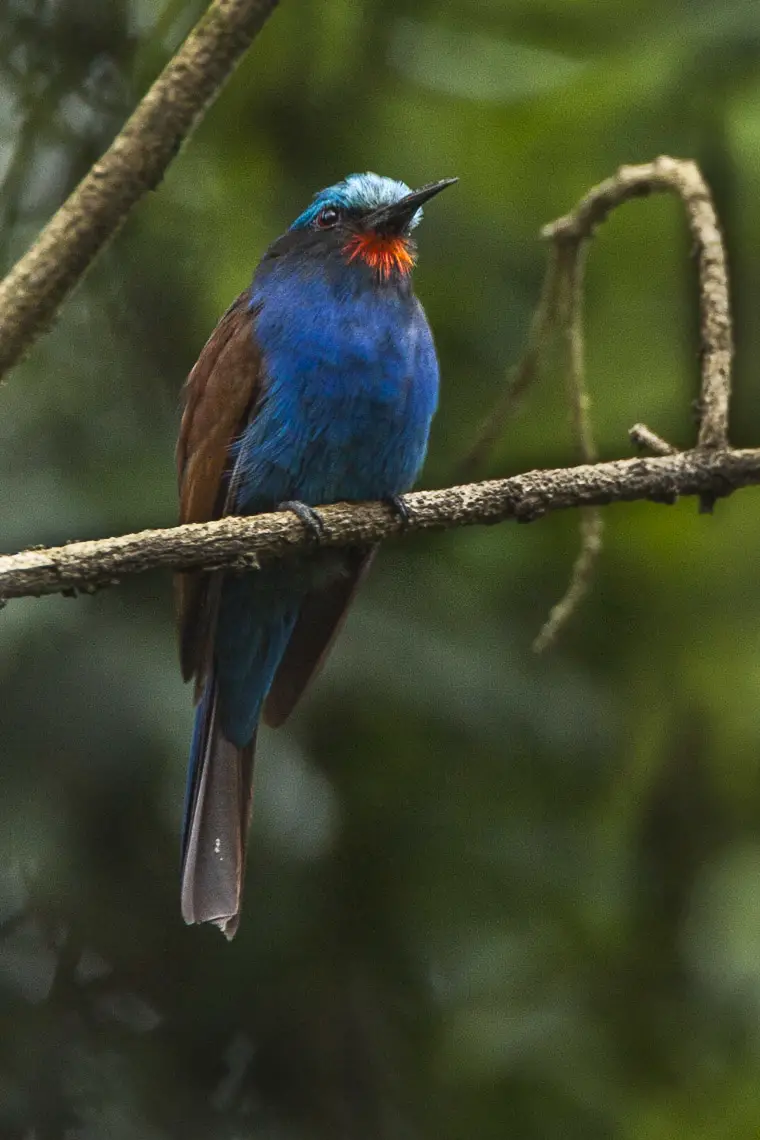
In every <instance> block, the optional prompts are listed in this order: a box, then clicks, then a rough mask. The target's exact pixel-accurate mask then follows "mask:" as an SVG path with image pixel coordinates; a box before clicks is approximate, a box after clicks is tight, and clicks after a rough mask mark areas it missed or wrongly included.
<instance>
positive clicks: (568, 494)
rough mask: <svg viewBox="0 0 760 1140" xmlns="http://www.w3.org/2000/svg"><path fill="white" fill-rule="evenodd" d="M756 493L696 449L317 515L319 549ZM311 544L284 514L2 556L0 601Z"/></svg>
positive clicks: (747, 465)
mask: <svg viewBox="0 0 760 1140" xmlns="http://www.w3.org/2000/svg"><path fill="white" fill-rule="evenodd" d="M757 484H760V449H754V450H746V451H733V450H720V451H715V450H713V449H709V448H704V447H702V448H694V449H693V450H691V451H683V452H679V454H677V455H663V456H657V457H655V458H635V459H618V460H615V461H614V462H612V463H595V464H592V465H588V464H583V465H582V466H579V467H568V468H560V469H558V470H549V471H528V472H526V473H525V474H523V475H515V476H512V477H511V478H509V479H497V480H489V481H486V482H483V483H471V484H467V485H465V486H461V487H448V488H446V489H445V490H441V491H418V492H416V493H414V494H411V495H407V496H405V502H406V504H407V505H408V508H409V513H410V518H409V520H408V521H405V520H403V519H401V518H400V517H399V512H398V511H396V510H394V509H393V508H392V507H389V506H388V505H386V504H383V503H356V504H347V503H337V504H333V505H331V506H326V507H321V508H319V513H320V516H321V519H322V522H323V524H324V534H323V537H322V539H321V540H320V541H321V542H322V543H323V544H324V545H325V546H329V547H332V546H344V545H350V546H356V545H364V544H366V545H372V544H373V543H375V542H378V541H379V540H381V539H384V538H388V537H389V536H391V535H394V534H399V533H402V532H404V533H405V532H407V531H412V530H431V529H437V530H442V529H447V528H451V527H457V526H472V525H475V524H489V523H497V522H502V521H504V520H507V519H514V520H516V521H518V522H532V521H533V520H534V519H538V518H541V517H542V516H543V515H545V514H547V513H549V512H551V511H558V510H567V509H569V508H572V507H588V506H606V505H607V504H609V503H616V502H632V501H634V500H641V499H652V500H654V501H662V500H663V499H664V500H666V501H668V500H669V499H670V498H672V497H673V496H676V495H705V494H714V495H720V496H723V495H728V494H730V493H731V492H732V491H735V490H737V489H738V488H740V487H748V486H751V485H757ZM313 549H314V548H313V537H312V535H311V532H310V531H309V532H307V531H305V529H304V526H303V524H302V523H301V522H300V521H299V520H297V519H296V518H295V517H294V516H293V515H292V514H291V513H282V512H277V513H274V514H266V515H253V516H250V517H245V518H237V517H233V516H230V517H227V518H223V519H219V520H218V521H216V522H211V523H196V524H192V525H186V526H181V527H173V528H168V529H166V530H154V531H142V532H141V533H139V534H128V535H123V536H121V537H118V538H105V539H100V540H98V541H95V542H77V543H71V544H70V545H68V546H61V547H57V548H53V549H48V550H44V549H43V550H29V551H25V552H23V553H21V554H13V555H6V556H4V557H0V598H3V599H8V598H20V597H26V596H35V595H39V594H57V593H73V592H77V591H82V592H85V593H88V592H92V591H93V590H95V589H99V588H100V587H103V586H108V585H112V584H113V583H114V581H115V580H116V579H118V578H119V577H122V576H123V575H126V574H137V573H140V572H142V571H145V570H150V569H153V568H155V567H159V566H161V567H171V568H173V569H178V570H199V569H220V568H229V569H232V570H254V569H256V568H257V567H259V566H260V565H263V564H264V563H265V562H269V561H272V560H275V559H279V558H284V557H286V556H288V555H290V556H293V555H294V554H296V553H298V552H300V551H307V552H308V551H312V552H313Z"/></svg>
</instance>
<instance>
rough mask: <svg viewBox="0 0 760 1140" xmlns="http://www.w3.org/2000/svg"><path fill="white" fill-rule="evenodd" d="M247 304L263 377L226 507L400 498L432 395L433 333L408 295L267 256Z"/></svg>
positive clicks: (363, 277)
mask: <svg viewBox="0 0 760 1140" xmlns="http://www.w3.org/2000/svg"><path fill="white" fill-rule="evenodd" d="M251 306H252V309H253V310H254V311H255V312H256V314H257V315H256V317H255V323H254V336H255V337H256V340H257V343H258V345H259V348H260V350H261V353H262V360H263V367H264V373H265V376H264V386H263V394H262V398H261V402H260V406H259V408H258V411H257V414H256V415H255V417H254V419H253V420H252V422H251V424H250V425H249V426H248V428H247V429H246V431H245V432H244V434H243V436H242V437H241V439H240V441H239V443H238V444H237V470H236V477H237V479H238V487H239V489H238V494H237V503H236V505H237V509H238V510H239V511H241V512H244V513H245V512H253V511H257V510H262V509H267V508H271V507H272V506H274V505H276V504H277V503H278V502H282V501H284V500H286V499H299V500H301V501H302V502H306V503H311V504H317V503H325V502H331V501H337V500H340V499H354V500H359V499H377V498H383V497H387V496H390V495H395V494H400V493H401V492H403V491H405V490H408V489H409V487H411V485H412V484H413V483H414V481H415V479H416V477H417V475H418V473H419V470H420V468H421V466H422V463H423V461H424V458H425V451H426V448H427V441H428V433H429V430H430V421H431V419H432V417H433V413H434V412H435V408H436V403H437V398H438V362H437V359H436V355H435V349H434V346H433V340H432V336H431V333H430V329H429V327H428V324H427V320H426V319H425V314H424V312H423V310H422V307H421V305H420V304H419V302H418V301H417V300H416V298H415V297H414V296H413V294H412V293H411V291H410V290H409V289H408V287H404V285H403V284H402V285H400V286H396V285H393V284H378V283H377V282H375V281H374V280H373V279H372V278H371V277H370V275H369V274H368V273H366V272H365V271H364V270H363V268H360V267H354V266H353V265H350V266H349V265H345V264H343V263H342V262H341V263H340V264H339V265H337V266H336V264H335V263H334V262H332V263H324V262H322V261H317V260H316V259H312V258H308V259H305V260H303V261H298V262H295V263H294V261H293V260H290V259H288V258H278V259H274V260H272V261H269V262H267V261H265V262H263V263H262V265H261V267H260V268H259V271H258V272H257V275H256V278H255V279H254V283H253V290H252V302H251Z"/></svg>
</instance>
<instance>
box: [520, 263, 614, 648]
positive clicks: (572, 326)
mask: <svg viewBox="0 0 760 1140" xmlns="http://www.w3.org/2000/svg"><path fill="white" fill-rule="evenodd" d="M557 256H558V262H559V264H560V266H561V271H560V278H561V282H562V288H561V292H560V297H561V305H560V314H561V320H562V331H563V341H564V345H565V356H566V360H567V364H566V368H565V373H566V379H567V390H568V399H569V401H570V411H571V415H572V420H573V432H574V435H575V438H576V441H577V445H578V450H579V452H580V457H581V459H582V460H583V461H584V462H586V463H594V462H595V461H596V459H597V449H596V442H595V440H594V432H593V428H592V425H591V400H590V397H589V393H588V388H587V386H586V368H585V361H584V358H585V348H584V335H583V272H584V268H585V259H586V248H585V244H583V243H579V244H575V243H569V242H566V243H563V244H562V245H558V247H557ZM579 531H580V549H579V550H578V553H577V555H576V556H575V561H574V562H573V568H572V570H571V572H570V581H569V582H568V585H567V588H566V590H565V593H564V594H563V595H562V597H561V598H560V600H559V601H558V602H557V603H556V604H555V605H554V606H552V608H551V610H550V611H549V616H548V617H547V619H546V621H545V622H544V624H543V626H542V628H541V629H540V630H539V632H538V635H537V636H536V638H535V639H534V641H533V646H532V648H533V651H534V653H543V652H544V651H545V650H546V649H548V648H549V647H550V646H551V645H553V644H554V642H555V641H556V639H557V637H558V636H559V634H560V632H561V630H562V627H563V626H564V625H565V624H566V623H567V622H568V621H569V619H570V617H571V616H572V614H573V613H574V611H575V610H576V609H577V607H578V606H579V605H580V603H581V601H582V600H583V598H584V596H585V594H586V593H587V592H588V590H589V587H590V586H591V581H592V578H593V575H594V567H595V565H596V560H597V558H598V557H599V554H600V553H601V550H602V536H603V533H604V521H603V519H602V516H601V513H600V511H599V508H598V507H583V508H582V510H581V517H580V527H579Z"/></svg>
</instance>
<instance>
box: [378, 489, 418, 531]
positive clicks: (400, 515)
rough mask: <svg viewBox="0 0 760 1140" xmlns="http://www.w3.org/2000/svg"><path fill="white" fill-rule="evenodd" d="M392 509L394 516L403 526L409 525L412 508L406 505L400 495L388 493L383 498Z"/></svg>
mask: <svg viewBox="0 0 760 1140" xmlns="http://www.w3.org/2000/svg"><path fill="white" fill-rule="evenodd" d="M383 502H384V503H387V504H388V506H389V507H390V508H391V510H392V511H393V513H394V515H395V516H396V518H397V519H398V520H399V522H401V523H402V524H403V525H404V526H409V525H410V523H411V521H412V509H411V507H409V506H408V504H407V503H406V501H405V499H404V498H403V496H402V495H388V496H387V498H385V499H384V500H383Z"/></svg>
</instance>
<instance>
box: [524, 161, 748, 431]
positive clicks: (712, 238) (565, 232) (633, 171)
mask: <svg viewBox="0 0 760 1140" xmlns="http://www.w3.org/2000/svg"><path fill="white" fill-rule="evenodd" d="M662 191H666V192H671V193H675V194H677V195H678V197H679V198H680V199H681V201H682V202H683V205H684V209H685V210H686V215H687V218H688V221H689V229H690V230H691V235H692V239H693V242H694V251H695V254H696V257H697V265H698V272H699V311H700V339H701V344H702V352H701V363H702V381H701V391H700V399H699V410H700V423H699V436H698V441H697V442H698V446H699V447H714V448H721V447H726V446H727V445H728V405H729V399H730V395H731V361H732V358H733V339H732V333H731V307H730V302H729V291H728V270H727V263H726V253H725V248H724V245H723V237H722V235H721V232H720V226H719V224H718V218H717V215H716V213H715V207H714V205H713V201H712V197H711V195H710V191H709V189H708V187H707V184H706V183H705V180H704V178H703V177H702V174H701V171H700V169H699V167H698V166H697V165H696V163H694V162H691V161H689V160H686V159H676V158H668V157H667V156H662V157H661V158H657V159H655V161H654V162H649V163H645V164H644V165H641V166H621V167H620V169H619V170H618V172H617V174H615V175H613V177H612V178H608V179H606V181H604V182H601V183H600V184H599V185H598V186H594V187H593V188H592V189H591V190H589V192H588V194H586V195H584V197H583V198H582V199H581V200H580V202H579V203H578V205H577V206H576V207H575V209H574V210H573V211H572V212H571V213H569V214H566V215H565V216H564V217H562V218H558V219H557V221H555V222H552V223H551V224H550V225H548V226H546V227H545V228H544V230H543V231H542V232H543V235H544V237H546V238H549V239H550V240H552V241H555V242H556V241H560V242H570V243H572V244H578V243H580V242H584V241H587V240H588V239H589V238H591V237H592V236H593V234H594V231H595V229H596V227H597V226H598V225H599V224H600V223H601V222H603V221H604V220H605V219H606V218H607V216H608V215H609V213H610V211H611V210H613V209H614V208H615V207H616V206H619V205H620V204H621V203H622V202H626V201H628V200H629V199H630V198H635V197H641V196H642V195H646V194H649V193H652V192H662Z"/></svg>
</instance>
